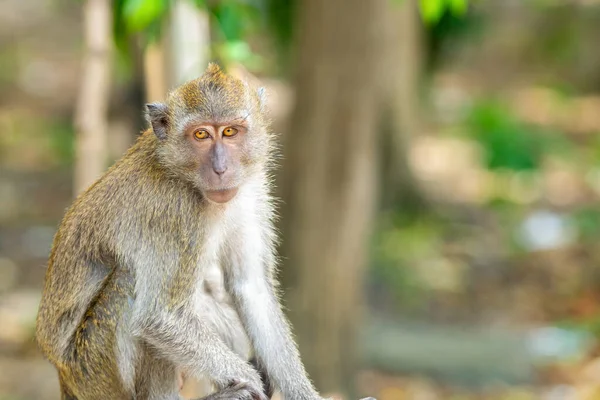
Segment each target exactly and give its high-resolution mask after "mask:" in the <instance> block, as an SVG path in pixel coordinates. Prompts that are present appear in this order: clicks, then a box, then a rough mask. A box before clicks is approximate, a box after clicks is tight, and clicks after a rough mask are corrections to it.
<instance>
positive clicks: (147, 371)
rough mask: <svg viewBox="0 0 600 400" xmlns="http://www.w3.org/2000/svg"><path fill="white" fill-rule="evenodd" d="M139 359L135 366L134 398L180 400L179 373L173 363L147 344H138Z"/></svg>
mask: <svg viewBox="0 0 600 400" xmlns="http://www.w3.org/2000/svg"><path fill="white" fill-rule="evenodd" d="M139 350H140V360H139V363H138V366H137V368H136V378H135V398H136V400H181V397H180V396H179V379H178V378H179V374H178V371H177V369H176V368H175V366H174V365H173V363H171V362H170V361H168V360H165V359H164V358H162V357H160V355H158V354H156V350H154V349H153V348H151V347H150V346H147V345H143V344H142V345H140V347H139Z"/></svg>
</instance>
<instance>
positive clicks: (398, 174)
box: [380, 0, 427, 213]
mask: <svg viewBox="0 0 600 400" xmlns="http://www.w3.org/2000/svg"><path fill="white" fill-rule="evenodd" d="M386 18H387V21H386V23H385V25H384V27H385V41H386V42H385V46H386V47H387V51H386V52H385V54H386V56H387V58H386V60H385V62H386V63H387V64H386V65H385V67H384V71H383V82H382V83H383V87H382V89H383V96H382V97H381V101H380V104H381V107H382V110H383V115H382V116H381V117H382V119H383V121H382V124H383V129H382V131H383V132H382V133H383V138H382V139H383V140H382V146H381V148H382V152H383V157H382V159H383V164H384V165H383V183H384V185H383V192H382V197H383V206H384V207H386V208H388V207H395V208H400V209H402V210H403V211H404V212H405V213H414V212H416V211H419V210H421V209H422V208H423V207H425V205H426V204H427V201H426V199H425V198H424V196H423V194H422V193H421V190H420V188H419V185H418V183H417V181H416V179H415V177H414V175H413V173H412V171H411V169H410V165H409V160H408V154H407V149H408V148H409V147H410V141H411V139H412V137H413V136H414V135H417V134H418V132H419V130H420V127H419V125H420V115H419V110H420V107H419V103H420V93H419V88H420V83H421V75H420V71H421V68H422V58H423V54H422V30H423V29H422V25H421V21H420V19H419V12H418V3H417V1H416V0H404V1H403V2H402V3H401V4H392V3H390V5H389V11H388V12H387V13H386Z"/></svg>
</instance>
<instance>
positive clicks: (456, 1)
mask: <svg viewBox="0 0 600 400" xmlns="http://www.w3.org/2000/svg"><path fill="white" fill-rule="evenodd" d="M419 5H420V9H421V16H422V18H423V21H425V22H426V23H428V24H431V25H435V24H437V23H438V22H439V21H440V19H441V18H442V16H443V15H444V14H445V13H446V12H450V13H451V14H452V15H455V16H462V15H464V14H465V13H466V12H467V6H468V1H467V0H419Z"/></svg>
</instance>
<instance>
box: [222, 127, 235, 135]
mask: <svg viewBox="0 0 600 400" xmlns="http://www.w3.org/2000/svg"><path fill="white" fill-rule="evenodd" d="M237 133H238V130H237V129H235V128H232V127H228V128H225V129H224V130H223V136H229V137H231V136H235V135H237Z"/></svg>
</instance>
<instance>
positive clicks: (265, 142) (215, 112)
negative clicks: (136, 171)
mask: <svg viewBox="0 0 600 400" xmlns="http://www.w3.org/2000/svg"><path fill="white" fill-rule="evenodd" d="M263 97H264V96H263V89H255V88H252V87H251V86H250V85H249V84H247V83H246V82H243V81H241V80H240V79H237V78H235V77H232V76H228V75H226V74H224V73H223V72H222V71H221V69H220V68H219V67H218V66H217V65H216V64H210V65H209V66H208V68H207V70H206V72H205V73H204V74H203V75H202V76H201V77H200V78H198V79H196V80H193V81H190V82H187V83H185V84H184V85H182V86H180V87H179V88H177V89H175V90H174V91H173V92H171V93H169V95H168V97H167V101H166V102H165V103H152V104H147V105H146V108H147V119H148V121H149V122H150V124H151V125H152V130H153V131H154V134H155V135H156V138H157V143H158V144H157V154H158V159H159V163H160V164H161V165H162V166H163V167H164V168H165V169H166V170H167V171H169V172H170V173H171V174H172V175H174V176H176V177H178V178H181V179H184V180H186V181H188V182H190V183H191V184H192V185H194V187H196V188H197V189H199V190H200V191H201V192H202V194H203V195H204V197H206V198H207V199H208V200H210V201H212V202H215V203H226V202H228V201H229V200H231V199H232V198H233V197H234V196H235V195H236V193H237V191H238V189H239V187H240V185H242V183H243V182H245V181H246V180H247V179H248V178H249V176H251V175H252V174H253V173H256V172H257V171H261V170H262V169H263V168H264V167H265V166H266V164H267V162H268V159H269V155H270V153H271V146H272V143H271V142H272V139H271V135H270V134H269V132H268V130H267V123H266V118H265V112H264V105H263V102H264V99H263Z"/></svg>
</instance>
